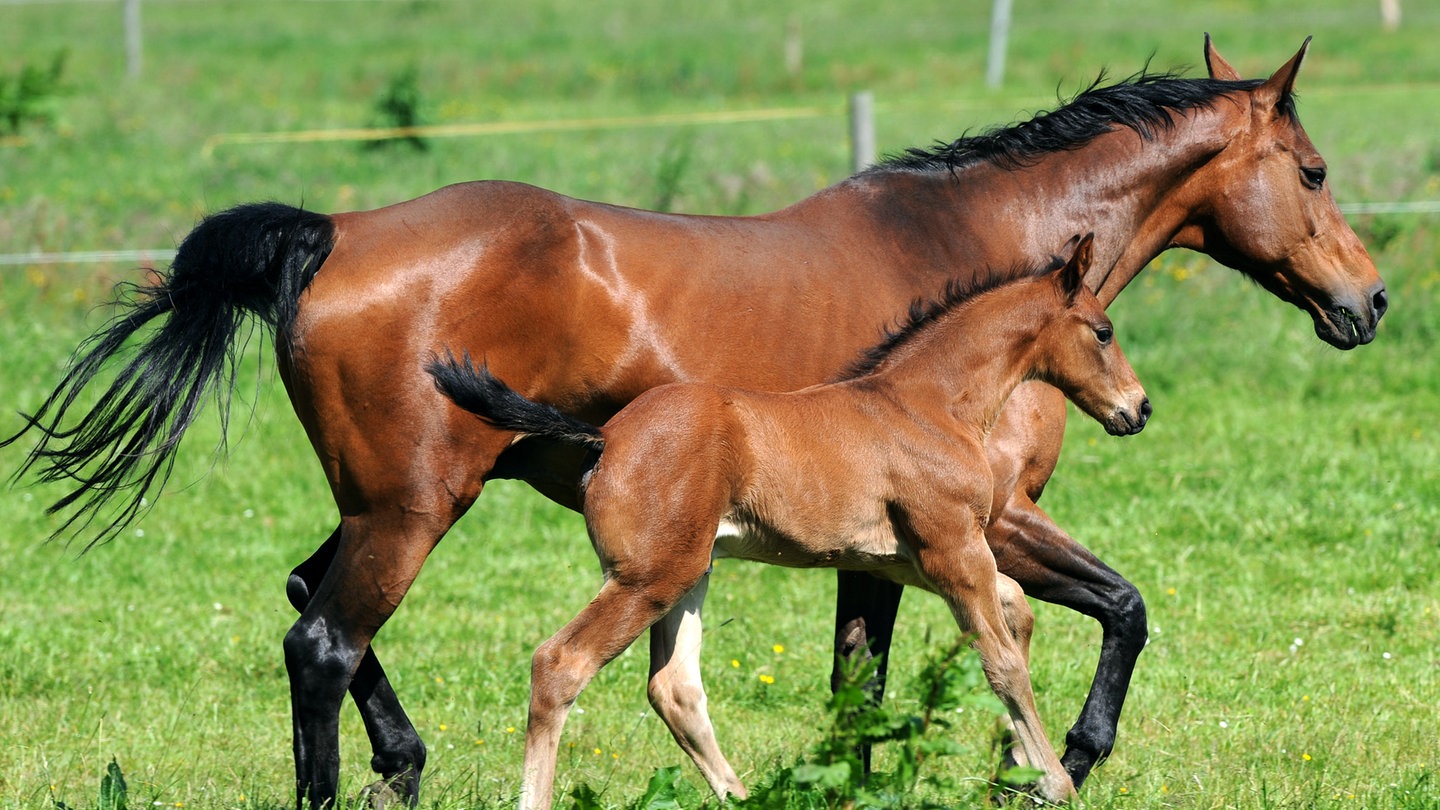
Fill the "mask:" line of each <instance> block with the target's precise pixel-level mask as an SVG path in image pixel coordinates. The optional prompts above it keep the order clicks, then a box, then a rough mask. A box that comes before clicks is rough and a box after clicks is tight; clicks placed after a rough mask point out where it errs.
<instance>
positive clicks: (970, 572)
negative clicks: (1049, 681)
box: [912, 516, 1075, 802]
mask: <svg viewBox="0 0 1440 810" xmlns="http://www.w3.org/2000/svg"><path fill="white" fill-rule="evenodd" d="M912 522H913V525H914V528H915V530H916V534H917V535H918V536H919V537H922V538H937V537H938V538H942V539H940V540H938V541H937V540H933V539H927V540H925V541H923V543H922V547H921V548H920V553H919V555H918V561H919V567H920V572H921V574H922V575H923V576H924V577H925V578H926V579H927V580H928V581H929V582H930V583H931V585H932V586H933V587H934V588H935V590H936V591H937V592H938V593H939V594H940V596H941V597H943V598H944V599H945V601H946V602H947V603H948V604H949V606H950V610H951V612H952V613H953V614H954V616H955V620H956V622H957V623H958V624H959V625H960V628H961V630H963V631H965V632H969V633H974V634H975V644H974V646H975V649H976V650H977V651H978V652H979V653H980V662H981V666H982V667H983V668H984V670H985V677H986V680H988V681H989V682H990V688H991V689H992V690H993V691H994V692H995V694H996V696H997V697H999V698H1000V700H1001V702H1002V703H1004V704H1005V708H1006V710H1007V711H1008V712H1009V714H1010V721H1011V723H1012V727H1013V729H1014V734H1015V737H1016V740H1017V742H1018V743H1019V749H1020V750H1019V752H1018V756H1019V757H1020V758H1021V761H1022V762H1024V763H1026V764H1028V765H1030V766H1031V767H1034V768H1038V769H1040V770H1041V771H1043V772H1044V775H1043V776H1041V777H1040V779H1039V780H1038V781H1037V782H1036V783H1035V787H1034V790H1035V793H1037V794H1038V795H1039V796H1040V797H1041V798H1043V799H1045V800H1047V801H1060V802H1063V801H1068V800H1070V799H1072V798H1074V797H1075V786H1074V784H1073V783H1072V782H1071V780H1070V775H1069V774H1068V773H1066V771H1065V768H1064V766H1062V765H1061V764H1060V758H1059V757H1058V756H1056V755H1055V749H1054V748H1053V747H1052V746H1051V745H1050V741H1049V740H1048V739H1047V738H1046V736H1045V729H1044V727H1043V726H1042V725H1041V723H1040V716H1039V713H1038V712H1037V711H1036V709H1035V696H1034V693H1033V691H1032V689H1031V686H1030V669H1029V652H1028V649H1027V646H1026V645H1023V644H1022V639H1024V640H1028V629H1029V627H1030V623H1029V622H1028V621H1026V620H1025V618H1024V616H1023V614H1025V613H1028V606H1026V607H1025V608H1024V609H1023V610H1021V608H1020V607H1019V605H1020V604H1021V603H1016V602H1014V601H1013V599H1012V600H1011V603H1010V605H1009V606H1008V610H1007V607H1006V606H1004V605H1002V603H1001V589H1002V583H1001V581H1000V580H999V576H1000V575H999V573H998V572H997V571H996V569H995V558H994V556H992V555H991V553H990V549H989V547H988V546H986V545H985V538H984V534H983V533H982V532H981V531H980V527H979V526H978V525H974V526H971V527H968V528H967V529H965V530H963V531H962V532H961V534H960V535H959V539H958V540H956V541H954V542H949V541H948V539H945V535H943V534H940V532H944V531H945V528H944V524H943V523H938V522H937V523H932V524H930V526H929V527H928V530H927V527H926V525H925V522H924V521H922V520H920V519H918V518H914V517H913V516H912ZM951 536H955V535H951ZM1003 585H1004V587H1005V588H1006V589H1008V588H1009V586H1011V585H1014V583H1013V582H1011V581H1009V580H1006V581H1004V583H1003ZM1010 595H1011V596H1013V593H1012V594H1010ZM1021 602H1022V603H1023V597H1021Z"/></svg>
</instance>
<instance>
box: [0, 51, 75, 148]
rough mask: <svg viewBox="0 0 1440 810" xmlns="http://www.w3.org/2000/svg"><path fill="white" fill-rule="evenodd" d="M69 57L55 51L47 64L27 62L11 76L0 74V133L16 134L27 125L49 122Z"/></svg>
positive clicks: (64, 53) (62, 52) (63, 52)
mask: <svg viewBox="0 0 1440 810" xmlns="http://www.w3.org/2000/svg"><path fill="white" fill-rule="evenodd" d="M68 55H69V54H68V53H67V52H66V51H63V50H62V51H57V52H56V53H55V55H54V56H53V57H51V58H50V62H49V64H46V65H36V64H32V63H28V62H27V63H25V64H23V65H21V66H20V68H19V69H18V70H16V71H15V72H14V73H13V74H10V75H3V74H0V134H6V135H18V134H20V128H21V127H22V126H24V125H25V124H27V123H33V122H40V121H48V120H50V118H51V117H52V107H53V106H54V102H55V98H56V97H57V96H58V95H59V93H60V89H61V83H60V77H61V75H62V74H63V73H64V72H65V60H66V58H67V57H68Z"/></svg>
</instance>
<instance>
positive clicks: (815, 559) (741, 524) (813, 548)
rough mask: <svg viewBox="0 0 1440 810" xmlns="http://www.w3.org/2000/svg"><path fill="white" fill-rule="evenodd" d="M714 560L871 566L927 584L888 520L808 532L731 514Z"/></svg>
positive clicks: (865, 568) (718, 532) (722, 528)
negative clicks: (793, 531) (788, 530)
mask: <svg viewBox="0 0 1440 810" xmlns="http://www.w3.org/2000/svg"><path fill="white" fill-rule="evenodd" d="M711 556H712V557H713V558H714V559H721V558H726V557H728V558H733V559H740V560H751V561H754V562H760V563H767V564H769V565H781V566H785V567H787V568H843V569H846V570H851V571H869V572H871V573H873V574H875V575H876V576H880V577H883V578H885V579H888V580H891V581H893V582H899V583H902V584H905V585H922V586H923V584H924V583H923V582H922V581H921V580H920V578H919V576H918V575H917V574H916V571H915V564H914V560H913V557H912V556H911V554H910V549H909V548H908V547H906V546H905V545H904V544H903V543H901V542H900V540H899V538H897V537H896V536H895V532H894V531H893V530H892V529H891V527H890V525H889V522H888V521H885V522H879V523H876V524H874V525H863V526H855V527H852V528H851V529H850V530H848V531H842V532H836V531H830V532H814V533H807V534H806V535H804V536H803V537H799V536H795V535H792V534H788V533H785V532H782V531H778V530H776V529H775V528H773V527H771V526H768V525H765V524H763V523H762V522H760V521H756V520H753V519H749V518H747V517H746V516H744V515H735V514H731V515H726V516H725V517H724V518H723V519H721V521H720V527H719V528H718V529H717V530H716V532H715V549H714V552H713V553H712V555H711Z"/></svg>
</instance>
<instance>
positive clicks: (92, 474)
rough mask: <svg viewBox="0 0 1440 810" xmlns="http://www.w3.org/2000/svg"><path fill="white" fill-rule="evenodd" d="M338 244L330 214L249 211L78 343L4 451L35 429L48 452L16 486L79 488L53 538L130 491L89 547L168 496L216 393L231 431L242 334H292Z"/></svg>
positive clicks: (213, 220) (233, 215) (185, 245)
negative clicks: (188, 434)
mask: <svg viewBox="0 0 1440 810" xmlns="http://www.w3.org/2000/svg"><path fill="white" fill-rule="evenodd" d="M334 239H335V229H334V225H333V223H332V222H331V220H330V218H329V217H327V216H324V215H322V214H316V213H312V212H309V211H304V210H301V209H299V208H294V207H292V206H288V205H282V204H280V203H257V204H252V205H242V206H238V207H236V208H232V209H230V210H228V211H224V212H221V213H219V214H215V215H213V216H210V217H207V218H205V219H204V220H203V221H201V223H200V224H199V225H197V226H196V227H195V230H193V231H191V233H190V235H189V236H187V237H185V240H184V241H183V242H182V243H181V244H180V247H179V249H178V250H177V251H176V254H175V259H174V261H173V262H172V263H171V266H170V271H169V272H168V273H164V274H160V279H159V281H158V283H156V284H154V285H153V286H139V285H132V286H130V287H128V290H127V293H125V294H122V295H121V303H122V304H123V306H124V311H123V312H122V313H121V314H120V315H118V316H116V317H115V318H114V319H113V320H111V321H110V322H109V323H108V324H106V326H105V327H104V328H102V329H101V330H100V331H98V332H96V333H95V334H94V335H91V336H90V337H89V338H87V339H86V340H85V342H84V343H82V344H80V347H79V348H78V349H76V351H75V354H74V355H73V356H72V357H71V360H70V366H69V369H68V370H67V371H66V373H65V376H64V378H63V379H62V380H61V381H60V384H59V385H58V386H56V387H55V391H54V392H53V393H52V394H50V397H49V398H48V399H46V400H45V402H44V403H43V404H42V405H41V406H40V409H39V410H38V411H36V412H35V413H34V414H33V415H25V419H26V422H27V424H26V426H25V427H24V428H22V429H21V430H20V431H19V432H18V433H16V434H15V435H13V436H11V437H10V438H8V439H5V440H4V441H3V442H0V447H3V446H5V445H9V444H11V443H13V442H15V441H16V440H18V439H19V438H20V437H22V436H24V435H25V434H26V433H27V432H29V431H30V430H32V429H34V430H37V431H39V433H40V442H39V444H38V445H37V446H36V447H35V449H33V450H31V451H30V455H29V457H28V458H27V459H26V461H25V464H24V465H23V466H22V467H21V468H20V470H19V472H17V473H16V478H19V477H20V476H23V475H24V474H25V473H26V472H28V471H29V470H31V469H35V470H36V471H37V476H38V478H39V479H40V480H42V481H59V480H62V479H70V481H71V482H73V483H74V485H75V488H74V489H73V490H71V491H70V492H69V494H67V495H65V496H64V497H63V498H61V499H60V500H59V501H57V502H56V503H55V504H54V505H53V506H51V507H50V509H49V511H50V512H51V513H55V512H60V511H63V510H65V509H67V508H72V507H73V509H74V512H73V513H72V514H71V515H70V516H69V517H68V519H66V520H65V522H64V524H62V525H61V527H60V528H59V529H57V530H56V532H55V536H68V535H71V534H72V533H77V532H79V531H82V530H84V529H87V528H88V527H89V526H90V524H91V522H92V521H94V519H95V518H96V517H97V516H98V515H99V514H100V512H101V511H102V509H103V507H105V506H106V505H107V504H108V503H109V502H110V501H111V500H112V499H113V498H115V497H116V496H119V495H121V494H122V493H128V500H126V501H125V502H124V505H123V506H121V507H119V509H118V512H117V513H116V514H115V516H114V518H113V520H112V521H111V522H110V523H109V525H108V526H107V527H106V528H104V529H103V530H100V531H99V532H97V533H96V535H95V536H94V537H93V538H92V539H91V540H90V541H89V544H88V545H94V544H95V543H98V542H102V541H105V540H108V539H110V538H113V537H114V536H115V535H116V534H118V533H119V532H120V531H121V530H123V529H124V528H125V527H126V526H128V525H129V524H130V523H131V522H133V521H134V520H135V518H136V517H138V516H139V514H140V513H141V511H142V510H143V509H144V508H145V507H146V503H147V502H146V500H145V494H146V493H147V492H148V491H149V490H150V487H151V486H152V485H154V484H156V479H157V478H158V479H159V482H158V484H159V486H164V484H165V481H166V479H168V478H169V476H170V472H171V470H172V469H173V468H174V465H175V451H176V448H177V445H178V444H179V442H180V437H181V436H182V435H183V434H184V433H185V429H186V428H188V427H189V426H190V424H191V423H192V422H193V421H194V420H195V417H196V415H197V414H198V412H199V409H200V407H201V405H202V404H203V403H204V401H205V400H206V398H207V397H208V396H210V395H211V394H213V395H214V396H215V398H216V399H217V401H218V403H219V405H220V413H221V420H222V425H224V424H227V423H228V418H229V407H230V391H231V390H232V389H233V387H234V384H235V374H236V362H237V360H238V355H239V353H240V349H241V348H243V341H238V343H237V338H238V337H239V333H240V330H241V327H242V326H243V325H245V323H246V321H247V320H248V319H249V318H250V317H251V316H256V317H258V318H260V319H261V320H263V321H264V322H265V323H266V324H268V325H269V326H270V327H271V328H272V329H274V330H275V332H276V334H277V335H286V334H288V330H289V328H290V326H291V324H292V322H293V321H294V319H295V315H296V312H297V311H298V309H299V299H300V293H301V292H302V291H303V290H304V289H305V286H306V285H307V284H308V283H309V282H310V279H311V278H313V277H314V275H315V271H316V270H317V269H318V268H319V267H320V265H321V263H323V262H324V261H325V258H326V257H327V256H328V255H329V253H330V250H331V248H332V247H333V246H334ZM157 319H159V320H158V326H157V327H156V328H154V329H153V330H152V331H150V332H149V333H148V334H146V335H145V336H143V337H142V338H141V339H140V342H139V343H138V345H137V346H136V347H135V348H134V350H133V354H132V355H131V356H130V359H129V360H128V362H126V363H125V365H124V366H122V367H120V368H119V370H118V371H117V372H116V374H115V377H114V379H113V381H112V382H111V383H110V384H109V387H108V388H105V389H104V391H103V392H102V393H100V394H99V395H98V397H97V398H96V399H94V404H93V405H91V406H90V407H89V410H88V411H86V412H85V414H84V415H83V416H80V417H79V418H78V419H73V420H72V419H68V418H67V417H69V416H70V415H71V409H72V408H75V409H77V410H78V409H79V408H80V407H82V406H79V405H78V404H77V403H79V402H80V400H81V395H82V393H83V392H84V391H85V389H86V388H87V387H89V386H90V385H91V383H93V382H94V381H95V378H96V377H97V376H98V375H99V373H100V371H101V369H102V368H104V367H105V366H106V365H107V364H108V363H110V361H111V360H112V359H114V358H116V357H117V355H120V354H121V352H122V349H123V348H124V347H125V344H126V343H127V342H128V341H129V340H130V338H131V337H132V336H134V335H136V333H138V332H140V331H141V329H142V327H144V326H146V325H147V324H149V323H150V322H151V321H153V320H157ZM126 353H127V354H130V352H129V351H127V352H126ZM221 442H222V447H223V442H224V440H223V438H222V440H221Z"/></svg>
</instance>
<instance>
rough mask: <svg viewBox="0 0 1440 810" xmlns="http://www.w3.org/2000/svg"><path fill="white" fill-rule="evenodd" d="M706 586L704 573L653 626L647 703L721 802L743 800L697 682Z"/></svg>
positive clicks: (740, 787) (744, 792) (700, 686)
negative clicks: (724, 800)
mask: <svg viewBox="0 0 1440 810" xmlns="http://www.w3.org/2000/svg"><path fill="white" fill-rule="evenodd" d="M709 587H710V575H709V574H706V575H705V576H703V577H701V578H700V581H699V582H698V583H696V585H695V587H694V588H691V589H690V592H689V593H687V594H685V597H684V598H683V599H681V600H680V602H679V603H678V604H676V605H675V607H673V608H671V610H670V612H669V613H667V614H665V616H664V618H662V619H660V621H658V622H656V623H655V624H653V625H651V627H650V684H649V696H650V705H651V706H653V707H654V708H655V713H656V714H658V715H660V719H662V720H664V721H665V725H666V726H668V727H669V729H670V733H671V734H672V735H674V737H675V742H677V743H679V745H680V747H681V748H683V749H685V753H687V754H689V755H690V759H692V760H694V762H695V765H696V767H698V768H699V769H700V772H701V773H702V774H704V776H705V781H706V782H709V783H710V789H711V790H713V791H715V795H716V796H717V797H718V798H720V799H724V798H725V797H726V796H727V795H729V794H734V795H736V796H739V797H740V798H742V799H743V798H745V796H747V795H748V793H747V792H746V790H745V786H744V785H743V784H741V782H740V777H738V776H736V775H735V770H734V769H733V768H731V767H730V763H729V762H728V761H726V759H725V755H724V754H722V753H721V752H720V745H719V743H717V742H716V741H715V727H714V726H713V725H711V723H710V714H709V712H708V711H707V710H706V700H705V687H704V685H703V684H702V683H701V681H700V643H701V635H702V627H701V621H700V609H701V606H702V605H703V604H704V603H705V592H706V591H707V590H708V589H709Z"/></svg>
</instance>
